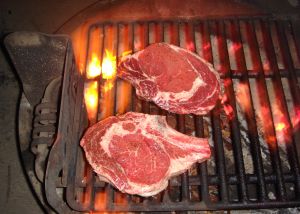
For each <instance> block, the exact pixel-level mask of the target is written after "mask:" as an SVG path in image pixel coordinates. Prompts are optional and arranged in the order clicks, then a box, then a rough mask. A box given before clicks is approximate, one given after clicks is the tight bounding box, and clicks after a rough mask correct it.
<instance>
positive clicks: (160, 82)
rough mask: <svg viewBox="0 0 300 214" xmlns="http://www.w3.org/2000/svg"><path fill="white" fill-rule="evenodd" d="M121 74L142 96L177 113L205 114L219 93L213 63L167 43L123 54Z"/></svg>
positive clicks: (119, 67) (119, 74)
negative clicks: (130, 53) (125, 55)
mask: <svg viewBox="0 0 300 214" xmlns="http://www.w3.org/2000/svg"><path fill="white" fill-rule="evenodd" d="M118 76H119V77H121V78H123V79H124V80H127V81H129V82H130V83H131V84H132V85H133V86H134V87H135V88H136V94H137V95H138V96H139V97H141V98H143V99H145V100H147V101H153V102H154V103H156V104H157V105H158V106H160V107H161V108H163V109H165V110H168V111H170V112H174V113H177V114H188V113H193V114H196V115H202V114H206V113H207V112H209V111H210V110H211V109H212V108H213V107H214V106H215V104H216V101H217V99H218V98H219V94H220V80H219V75H218V73H217V72H216V71H215V70H214V69H213V67H212V65H211V64H209V63H208V62H207V61H205V60H204V59H202V58H201V57H200V56H198V55H196V54H194V53H192V52H190V51H188V50H185V49H183V48H179V47H177V46H174V45H170V44H166V43H156V44H152V45H150V46H148V47H147V48H146V49H144V50H142V51H139V52H137V53H135V54H133V55H130V56H127V57H125V58H123V60H122V61H121V63H120V64H119V66H118Z"/></svg>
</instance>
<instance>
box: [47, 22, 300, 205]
mask: <svg viewBox="0 0 300 214" xmlns="http://www.w3.org/2000/svg"><path fill="white" fill-rule="evenodd" d="M154 42H167V43H172V44H175V45H178V46H181V47H184V48H187V49H189V50H191V51H195V52H196V53H198V54H199V55H200V56H202V57H203V58H205V59H206V60H207V61H209V62H211V63H212V64H213V65H214V67H215V68H216V69H217V70H218V71H219V73H220V75H221V78H222V85H223V86H224V88H223V90H224V96H223V98H222V100H220V102H219V103H218V104H217V106H216V107H215V109H214V110H213V111H212V112H211V113H210V114H209V115H205V116H193V115H175V114H171V113H168V112H166V111H164V110H161V109H159V108H158V107H156V106H155V105H154V104H153V103H149V102H145V101H141V100H139V99H138V98H137V97H136V95H135V92H134V89H133V88H131V86H130V85H129V84H128V83H126V82H124V81H122V80H120V79H117V80H115V81H108V80H103V79H99V78H94V79H86V80H85V81H86V85H87V84H91V83H92V82H97V83H98V85H99V86H100V87H98V92H99V94H100V95H101V99H100V101H99V107H98V112H97V120H101V119H103V118H105V117H108V116H111V115H116V114H120V113H124V112H126V111H130V110H131V111H139V112H144V113H150V114H163V115H166V116H167V119H168V122H169V124H170V125H171V126H173V127H176V129H177V130H179V131H180V132H183V133H186V134H188V135H195V136H197V137H209V140H210V143H211V148H212V153H213V157H212V158H211V160H209V161H207V162H204V163H201V164H197V165H195V166H194V167H193V168H192V169H191V170H189V171H188V172H186V173H184V174H183V175H180V176H178V177H176V178H173V179H171V180H170V182H169V187H168V188H167V190H165V191H164V192H162V193H160V194H158V195H157V196H155V197H151V198H142V197H138V196H130V195H126V194H122V193H120V192H118V191H117V190H116V189H114V188H113V187H112V186H110V185H108V184H105V183H103V182H101V181H99V179H98V177H97V175H95V174H94V173H93V172H92V170H91V168H90V167H89V166H88V164H87V163H86V161H85V159H84V154H83V153H82V150H81V149H79V140H78V139H77V141H76V142H75V143H76V145H75V144H74V142H71V143H72V144H70V143H69V144H70V145H73V146H67V147H66V154H67V155H69V156H67V155H66V157H72V154H73V155H74V156H75V158H73V159H72V158H71V159H69V160H67V161H68V162H67V163H65V162H64V163H63V165H64V167H65V168H63V171H62V173H61V174H60V175H59V176H60V177H59V178H60V180H59V182H57V183H56V187H57V188H59V189H61V190H62V191H66V194H65V200H66V202H67V204H68V206H69V207H70V208H71V209H74V210H77V211H90V210H93V211H103V210H109V211H173V210H178V211H179V210H215V209H246V208H251V209H254V208H255V209H256V208H275V207H292V206H299V205H300V200H299V197H300V194H299V193H300V171H299V162H298V157H297V146H298V147H299V145H296V142H297V143H298V142H299V139H300V135H299V133H300V132H299V124H298V123H299V119H300V105H299V101H300V93H299V85H298V76H299V70H300V54H299V53H300V52H299V51H300V49H299V47H298V46H297V43H296V40H295V37H294V33H293V29H292V23H291V21H287V20H274V19H271V18H264V17H258V18H253V17H252V18H240V19H231V18H228V19H213V20H188V21H186V20H166V21H144V22H116V23H98V24H95V25H92V26H91V27H90V28H89V32H88V45H87V57H86V58H87V62H86V67H87V65H88V63H89V62H90V61H91V60H92V56H93V53H96V54H97V55H99V56H100V58H101V62H102V61H103V58H104V57H105V56H106V52H105V50H108V51H109V52H111V53H112V54H113V55H116V56H118V57H117V63H118V61H119V59H120V56H121V55H122V53H124V52H136V51H138V50H141V49H143V48H144V47H146V46H148V45H149V44H151V43H154ZM100 95H99V96H100ZM128 97H131V98H130V99H127V98H128ZM93 122H95V121H92V123H93ZM75 132H76V130H75ZM298 144H299V143H298ZM74 145H75V146H74ZM66 177H67V179H64V178H66ZM63 181H64V182H63ZM50 200H51V199H50Z"/></svg>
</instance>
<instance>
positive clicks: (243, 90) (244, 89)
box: [237, 83, 251, 112]
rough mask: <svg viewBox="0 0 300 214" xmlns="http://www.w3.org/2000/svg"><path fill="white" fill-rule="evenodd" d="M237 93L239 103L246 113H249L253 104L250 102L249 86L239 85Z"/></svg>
mask: <svg viewBox="0 0 300 214" xmlns="http://www.w3.org/2000/svg"><path fill="white" fill-rule="evenodd" d="M237 88H238V91H237V101H238V103H239V104H240V106H241V107H242V109H243V111H244V112H248V111H249V109H250V106H251V102H250V100H249V96H248V95H249V94H250V92H249V89H248V86H247V85H246V84H245V83H239V84H238V86H237Z"/></svg>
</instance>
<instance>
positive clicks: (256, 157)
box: [231, 21, 267, 201]
mask: <svg viewBox="0 0 300 214" xmlns="http://www.w3.org/2000/svg"><path fill="white" fill-rule="evenodd" d="M246 25H247V35H248V36H251V35H253V32H251V31H249V30H250V29H249V24H248V23H246ZM240 28H241V26H240V22H239V21H235V22H234V23H232V29H231V38H232V40H233V41H236V42H237V43H238V44H239V45H241V47H240V48H239V49H238V50H237V51H236V58H237V59H239V62H240V63H238V65H237V67H238V70H239V71H240V72H241V73H242V79H241V82H242V84H245V85H246V86H247V91H249V93H247V100H249V102H250V105H249V108H248V109H247V111H246V112H245V115H246V121H247V124H248V129H249V133H248V137H249V140H250V144H251V150H252V151H251V152H252V155H253V162H254V171H255V173H257V177H258V185H257V188H258V189H259V191H258V192H259V194H258V199H259V200H260V201H265V200H266V199H267V196H266V184H265V178H264V171H263V163H262V157H261V149H260V144H259V136H258V131H257V124H256V120H254V119H253V118H255V112H254V105H253V99H252V96H251V90H250V83H249V76H248V71H247V66H246V60H245V57H246V56H245V53H244V48H243V40H242V35H241V31H240ZM253 41H254V38H253V37H251V38H250V39H248V41H247V42H248V43H249V46H251V47H253V46H254V44H253ZM252 53H253V51H252ZM256 56H257V55H256ZM259 78H260V79H262V78H263V77H262V76H261V75H260V77H259ZM259 88H261V87H259ZM264 89H265V90H266V88H264ZM265 90H263V91H265Z"/></svg>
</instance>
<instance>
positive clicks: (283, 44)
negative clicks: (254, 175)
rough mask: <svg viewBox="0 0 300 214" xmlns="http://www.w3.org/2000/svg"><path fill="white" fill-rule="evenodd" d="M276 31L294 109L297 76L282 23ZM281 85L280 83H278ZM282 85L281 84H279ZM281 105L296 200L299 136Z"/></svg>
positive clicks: (299, 95)
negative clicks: (297, 140)
mask: <svg viewBox="0 0 300 214" xmlns="http://www.w3.org/2000/svg"><path fill="white" fill-rule="evenodd" d="M276 30H277V36H278V38H279V45H280V48H281V50H282V52H283V58H284V61H285V64H286V67H287V69H288V76H289V78H288V80H289V85H290V87H291V93H292V97H293V101H294V105H295V106H296V107H298V106H300V91H299V84H298V81H297V76H296V72H295V70H294V66H293V61H292V56H291V53H290V51H289V50H288V48H289V46H288V41H287V38H286V33H285V31H284V29H283V23H282V22H279V26H278V25H277V27H276ZM275 72H276V74H277V79H280V74H279V71H278V69H276V71H275ZM280 83H281V82H280ZM281 84H282V83H281ZM282 105H283V111H284V113H285V115H286V117H287V119H288V123H289V124H288V125H289V127H290V129H289V135H290V136H292V141H291V142H288V143H287V144H286V146H287V150H288V153H289V162H290V166H291V168H292V169H293V172H294V173H295V175H296V178H297V180H296V196H297V198H299V197H300V169H299V160H298V156H297V148H296V145H295V143H296V140H295V136H296V135H298V136H299V134H300V130H299V128H298V130H293V129H292V127H293V124H292V122H291V118H290V116H289V113H288V107H287V104H286V99H285V102H282ZM298 139H299V138H298Z"/></svg>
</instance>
